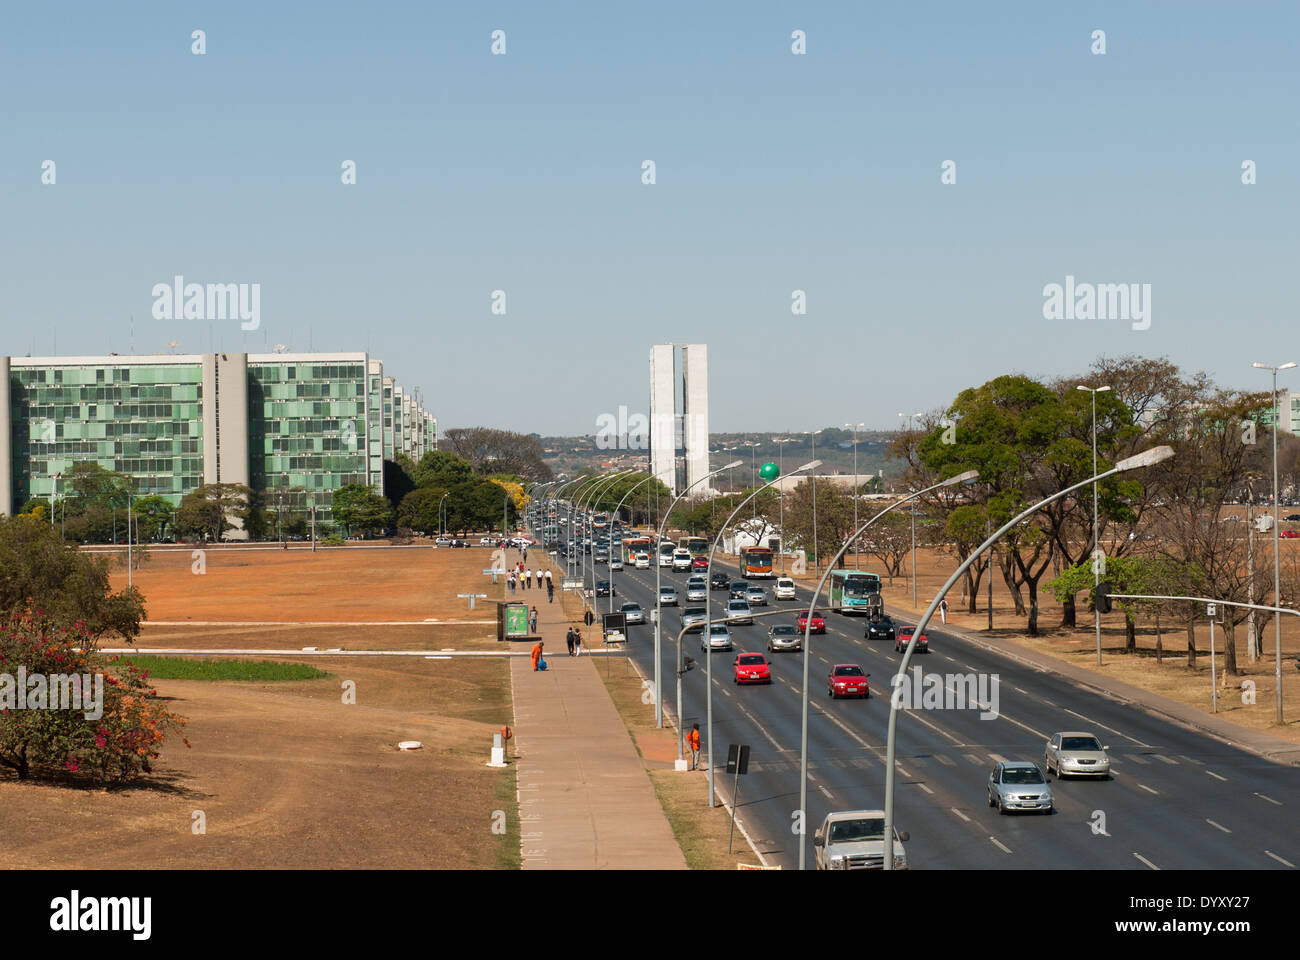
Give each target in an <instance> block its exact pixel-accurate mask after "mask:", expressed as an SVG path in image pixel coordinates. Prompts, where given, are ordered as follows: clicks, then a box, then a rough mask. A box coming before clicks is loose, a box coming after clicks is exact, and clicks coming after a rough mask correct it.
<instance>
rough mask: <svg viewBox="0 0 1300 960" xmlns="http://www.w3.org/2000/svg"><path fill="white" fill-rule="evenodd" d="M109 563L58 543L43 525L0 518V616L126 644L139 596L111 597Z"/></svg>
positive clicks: (139, 609) (137, 616) (135, 631)
mask: <svg viewBox="0 0 1300 960" xmlns="http://www.w3.org/2000/svg"><path fill="white" fill-rule="evenodd" d="M108 570H109V560H108V558H106V557H99V556H95V555H93V554H89V553H83V552H81V551H80V550H77V549H76V548H74V547H70V546H68V545H67V544H65V543H64V542H63V539H62V537H60V536H59V533H58V531H57V530H52V529H51V528H50V525H49V524H48V523H42V522H40V521H39V520H36V519H33V518H30V517H0V612H2V613H3V614H4V615H5V616H6V617H7V618H8V619H9V620H11V621H12V620H13V619H15V618H18V617H23V616H28V615H30V616H31V617H32V618H33V619H34V620H35V621H37V622H41V623H48V624H58V625H63V626H66V627H69V628H71V627H76V626H77V625H78V624H80V625H81V627H80V628H79V629H84V630H85V631H86V633H87V634H88V635H89V636H90V637H91V638H92V640H98V638H99V637H101V636H103V635H104V634H107V633H110V632H112V633H117V634H119V635H120V636H122V637H123V638H124V639H126V640H127V642H131V641H133V640H134V639H135V638H136V636H138V635H139V633H140V621H141V620H143V619H144V597H143V596H142V595H141V594H140V591H139V590H137V589H135V588H131V589H128V590H122V591H118V592H116V593H114V592H113V590H112V586H111V583H110V581H109V575H108Z"/></svg>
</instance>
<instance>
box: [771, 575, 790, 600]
mask: <svg viewBox="0 0 1300 960" xmlns="http://www.w3.org/2000/svg"><path fill="white" fill-rule="evenodd" d="M772 596H774V597H776V599H778V600H793V599H794V598H795V593H794V581H793V580H792V579H790V578H789V577H777V578H776V586H775V587H773V588H772Z"/></svg>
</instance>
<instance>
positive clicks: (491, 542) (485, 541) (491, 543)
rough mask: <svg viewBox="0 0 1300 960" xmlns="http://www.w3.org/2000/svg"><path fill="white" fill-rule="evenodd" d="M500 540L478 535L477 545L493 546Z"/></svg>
mask: <svg viewBox="0 0 1300 960" xmlns="http://www.w3.org/2000/svg"><path fill="white" fill-rule="evenodd" d="M500 542H501V541H500V540H494V539H493V538H492V537H480V538H479V542H478V545H479V546H480V547H495V546H496V545H497V544H498V543H500Z"/></svg>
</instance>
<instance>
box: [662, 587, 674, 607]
mask: <svg viewBox="0 0 1300 960" xmlns="http://www.w3.org/2000/svg"><path fill="white" fill-rule="evenodd" d="M659 606H661V607H675V606H677V588H676V587H674V586H673V585H672V584H671V583H665V584H663V585H662V586H660V588H659Z"/></svg>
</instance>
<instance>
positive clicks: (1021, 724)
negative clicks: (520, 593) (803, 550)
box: [587, 557, 1300, 870]
mask: <svg viewBox="0 0 1300 960" xmlns="http://www.w3.org/2000/svg"><path fill="white" fill-rule="evenodd" d="M587 559H588V563H590V557H588V558H587ZM715 564H716V561H715ZM715 569H728V568H726V567H721V568H718V567H716V566H715ZM597 575H598V576H599V577H606V576H609V568H608V567H607V566H604V565H601V566H600V567H599V568H598V574H597ZM662 578H663V582H664V583H672V584H674V585H675V586H676V587H677V592H678V594H679V596H680V598H681V601H682V606H681V607H678V608H672V607H666V608H664V624H663V627H664V632H663V638H664V639H663V646H662V657H663V662H662V666H661V669H662V677H663V682H664V687H665V689H664V703H665V706H666V710H667V711H669V712H671V710H672V708H673V707H674V705H675V686H674V683H675V679H674V678H675V674H674V670H675V662H676V646H675V642H674V640H675V637H676V634H677V631H678V629H679V628H680V623H679V614H680V610H681V609H682V608H683V607H686V606H701V605H702V604H699V603H687V602H686V601H685V596H686V580H687V578H688V575H687V574H685V573H673V572H671V571H670V570H668V569H667V568H665V569H664V570H663V571H662ZM613 579H614V584H615V588H616V590H617V592H618V596H617V597H616V598H615V604H614V609H615V610H617V609H618V604H619V603H621V602H623V601H625V600H634V601H636V602H638V603H640V604H641V605H642V607H644V608H645V609H646V610H647V611H652V610H653V609H654V606H655V602H654V601H655V595H654V588H655V571H654V570H653V569H651V570H634V569H632V568H631V567H630V566H629V567H626V568H625V569H624V570H622V571H616V572H614V573H613ZM589 582H590V581H589ZM755 582H757V583H760V584H761V585H763V586H765V587H766V588H767V589H768V593H769V598H770V595H771V587H772V584H773V581H755ZM810 594H811V591H810V590H809V589H806V588H801V589H800V591H799V598H800V599H799V600H798V601H783V602H779V601H775V600H772V599H769V603H770V604H771V605H773V606H785V607H788V608H789V610H790V611H791V616H790V618H789V619H788V620H787V619H786V618H783V617H775V618H764V619H759V620H756V621H755V623H754V625H753V626H736V625H733V626H731V628H730V629H731V631H732V634H733V636H734V638H735V640H736V650H735V653H739V652H744V651H751V652H763V653H766V634H767V628H768V626H769V625H771V624H773V623H782V622H793V620H794V613H795V612H796V611H797V610H798V609H800V607H801V605H806V604H807V602H808V598H809V596H810ZM725 596H726V594H725V593H724V592H722V591H716V592H714V591H711V592H710V615H711V616H713V617H715V618H719V617H721V616H723V612H722V610H723V608H724V607H725ZM719 598H724V599H722V600H720V599H719ZM823 600H824V597H823ZM885 600H886V605H887V606H888V601H889V591H888V588H886V590H885ZM598 603H599V607H598V609H599V610H601V611H604V610H605V609H607V604H608V599H607V598H604V597H601V598H599V600H598ZM757 609H758V610H761V609H762V608H761V607H760V608H757ZM822 609H825V604H824V603H823V605H822ZM895 619H896V622H898V623H900V624H903V625H906V624H908V623H910V622H914V621H908V620H899V619H898V618H897V617H896V618H895ZM629 632H630V635H631V640H630V643H629V648H630V655H631V657H632V658H633V660H634V661H635V662H636V663H637V665H638V666H639V668H640V669H641V671H642V672H643V673H644V674H645V675H646V676H648V677H652V676H653V655H654V627H653V625H650V624H647V625H645V626H633V627H631V628H630V631H629ZM862 633H863V620H862V618H860V617H847V616H842V615H840V614H835V613H828V614H827V633H826V635H825V636H817V635H814V636H813V638H812V645H811V646H812V649H811V656H812V662H811V664H810V667H809V676H810V685H811V699H810V708H809V733H808V750H809V771H810V773H809V781H810V782H809V789H808V797H809V810H808V816H807V830H806V831H805V835H804V840H805V842H807V843H808V848H807V853H806V858H807V864H808V866H810V867H811V866H812V864H813V863H814V857H813V850H812V845H811V837H812V832H813V831H814V830H815V829H816V827H817V825H818V824H820V823H821V820H822V818H823V817H824V816H825V814H826V813H827V812H828V811H831V810H845V809H856V808H870V807H881V806H882V805H883V803H884V757H885V733H886V729H887V724H888V717H889V699H888V693H889V689H890V685H889V681H890V677H891V676H893V675H894V674H895V673H896V671H897V667H898V664H899V662H900V660H901V658H902V655H901V654H899V653H895V652H894V647H893V644H892V643H889V642H887V641H867V640H865V639H864V638H863V636H862ZM927 635H928V636H929V638H930V647H931V651H932V652H931V653H929V654H928V655H922V654H919V653H918V654H915V655H914V656H913V658H912V664H913V666H916V665H919V666H921V667H922V668H923V670H924V672H925V673H926V674H930V673H940V674H967V673H973V674H989V675H992V674H996V675H997V677H998V680H999V684H998V692H999V703H998V712H997V716H996V717H995V718H989V719H981V718H980V713H981V711H980V710H979V709H978V708H975V709H967V710H957V709H950V710H933V709H927V710H912V711H908V712H906V713H904V714H903V715H902V716H900V719H899V724H898V749H897V759H898V769H897V792H896V811H895V823H896V824H897V826H898V829H900V830H905V831H908V832H909V833H910V834H911V838H910V840H909V842H908V843H907V844H906V848H907V853H908V859H909V861H910V864H911V866H912V867H913V868H921V869H925V868H945V867H947V868H954V867H956V868H962V867H965V868H996V867H1002V868H1013V869H1026V868H1032V869H1040V868H1041V869H1077V868H1089V869H1097V868H1103V869H1139V870H1147V869H1171V868H1183V869H1199V868H1216V869H1223V868H1238V869H1268V868H1276V869H1294V868H1295V867H1296V865H1298V864H1300V815H1298V814H1300V769H1298V768H1296V767H1292V766H1285V765H1281V764H1277V763H1273V762H1271V761H1267V760H1264V759H1262V758H1260V757H1258V756H1256V755H1254V754H1252V753H1249V752H1247V751H1244V750H1242V749H1238V748H1237V747H1234V746H1231V745H1228V744H1225V743H1222V742H1220V741H1218V740H1216V739H1214V738H1212V737H1209V736H1207V735H1205V734H1204V733H1202V732H1200V731H1197V730H1193V729H1189V728H1184V727H1182V726H1179V725H1177V724H1176V723H1174V722H1171V721H1169V720H1167V719H1165V718H1163V717H1161V716H1158V715H1154V714H1152V713H1148V712H1146V711H1145V710H1143V709H1141V708H1140V707H1139V706H1137V705H1134V704H1129V703H1126V702H1124V701H1121V700H1119V699H1118V698H1115V697H1112V696H1110V695H1108V694H1106V693H1103V692H1101V691H1098V690H1095V689H1084V688H1080V687H1078V686H1076V685H1075V684H1073V683H1072V682H1071V681H1069V680H1067V679H1066V678H1064V677H1061V676H1059V675H1057V674H1054V673H1051V672H1047V671H1043V670H1040V669H1037V668H1035V667H1033V666H1028V665H1025V664H1022V663H1018V662H1016V661H1015V660H1013V659H1010V658H1009V657H1006V656H1003V655H1000V654H998V653H996V652H992V651H989V650H986V649H984V648H982V647H980V646H976V645H974V644H971V643H968V642H964V641H962V640H960V639H958V638H956V637H954V636H953V635H951V634H948V633H945V632H944V631H943V630H936V629H934V627H933V626H931V627H930V628H928V629H927ZM684 652H685V654H686V655H687V656H690V657H693V658H694V659H695V660H696V662H697V664H698V666H697V667H696V669H694V670H692V671H690V672H689V673H687V674H686V676H685V679H684V682H683V714H684V718H683V719H684V722H685V724H686V725H687V728H688V729H689V726H690V724H692V723H696V722H698V723H699V724H700V728H701V732H702V734H705V735H707V731H706V725H705V670H704V657H705V655H704V654H702V653H701V650H700V639H699V634H687V636H686V638H685V640H684ZM734 655H735V654H734V653H724V652H717V653H714V654H712V657H713V682H714V684H715V687H714V692H713V744H714V751H715V753H716V754H717V755H718V760H719V764H720V767H719V770H718V772H717V776H716V783H717V791H718V793H719V795H720V797H721V798H722V799H724V800H726V801H727V802H730V801H731V790H732V787H731V780H730V778H728V777H726V776H725V775H724V774H723V772H722V769H721V768H722V765H723V763H724V761H725V759H726V750H727V745H728V744H729V743H747V744H749V745H750V747H751V759H750V766H749V773H748V775H747V776H744V777H742V778H741V779H740V791H739V792H740V805H739V808H738V815H739V820H740V821H741V823H742V824H743V826H744V829H745V831H746V833H747V834H748V835H749V836H750V837H751V838H753V841H754V843H755V846H756V847H757V849H758V850H759V852H760V853H761V854H762V856H763V857H764V859H765V860H766V862H767V863H769V864H779V865H781V866H782V867H785V868H787V869H788V868H792V867H796V866H797V865H798V862H799V848H798V844H799V842H800V838H799V836H797V835H796V833H795V823H796V810H797V808H798V806H799V786H800V784H799V740H800V710H801V683H802V670H803V659H802V658H803V654H802V653H797V652H791V653H771V654H767V656H768V659H769V660H770V661H771V662H772V677H773V682H772V684H771V685H770V686H753V687H749V686H736V685H735V684H734V683H733V680H732V676H733V673H732V659H733V657H734ZM836 663H857V664H860V665H861V666H862V667H863V669H864V670H865V671H866V672H867V673H869V674H870V675H871V681H870V682H871V689H872V696H871V697H870V699H868V700H856V699H855V700H831V699H829V698H828V697H827V693H826V674H827V672H828V670H829V667H830V666H831V665H832V664H836ZM909 672H910V671H909ZM1065 730H1088V731H1092V732H1095V733H1096V734H1097V735H1098V736H1099V737H1100V738H1101V740H1102V742H1103V743H1104V744H1106V745H1107V746H1108V747H1109V752H1110V756H1111V761H1112V765H1111V768H1112V773H1113V778H1112V779H1111V780H1108V781H1106V780H1076V779H1069V780H1066V781H1065V782H1061V781H1060V780H1059V779H1058V778H1056V777H1054V776H1053V777H1050V778H1049V784H1050V787H1051V790H1052V794H1053V797H1054V800H1055V806H1056V810H1055V812H1054V813H1053V814H1052V815H1050V816H1049V815H1042V814H1011V815H1007V816H1000V815H999V814H998V813H997V811H996V810H994V809H990V808H989V806H988V799H987V798H988V794H987V788H986V782H987V779H988V775H989V773H990V771H991V770H992V768H993V766H994V764H995V763H996V762H998V761H999V760H1002V759H1007V760H1033V761H1037V762H1038V763H1039V764H1040V765H1041V763H1042V759H1043V748H1044V744H1045V742H1046V741H1047V739H1048V738H1049V737H1050V736H1051V735H1052V734H1053V733H1055V732H1057V731H1065ZM705 747H706V749H707V739H706V740H705Z"/></svg>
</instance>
